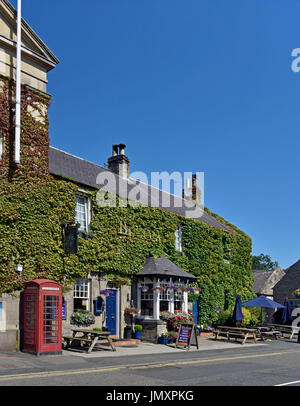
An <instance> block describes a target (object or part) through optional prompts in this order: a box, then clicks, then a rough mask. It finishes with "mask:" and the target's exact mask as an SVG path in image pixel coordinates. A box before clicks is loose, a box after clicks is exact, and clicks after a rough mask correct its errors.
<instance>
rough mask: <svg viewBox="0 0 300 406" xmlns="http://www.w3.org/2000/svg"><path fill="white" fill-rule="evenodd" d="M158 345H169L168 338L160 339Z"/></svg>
mask: <svg viewBox="0 0 300 406" xmlns="http://www.w3.org/2000/svg"><path fill="white" fill-rule="evenodd" d="M158 344H165V345H166V344H168V337H158Z"/></svg>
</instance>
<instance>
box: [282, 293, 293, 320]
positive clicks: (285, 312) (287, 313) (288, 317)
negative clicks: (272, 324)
mask: <svg viewBox="0 0 300 406" xmlns="http://www.w3.org/2000/svg"><path fill="white" fill-rule="evenodd" d="M283 305H284V306H285V308H284V309H283V311H282V315H281V319H282V321H283V322H286V323H288V322H290V321H292V320H293V317H292V315H291V308H290V303H289V301H288V298H286V299H285V301H284V303H283Z"/></svg>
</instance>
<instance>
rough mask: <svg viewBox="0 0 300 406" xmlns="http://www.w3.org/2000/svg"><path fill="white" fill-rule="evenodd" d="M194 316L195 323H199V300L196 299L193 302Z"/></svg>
mask: <svg viewBox="0 0 300 406" xmlns="http://www.w3.org/2000/svg"><path fill="white" fill-rule="evenodd" d="M193 318H194V323H195V324H198V300H197V299H195V300H194V303H193Z"/></svg>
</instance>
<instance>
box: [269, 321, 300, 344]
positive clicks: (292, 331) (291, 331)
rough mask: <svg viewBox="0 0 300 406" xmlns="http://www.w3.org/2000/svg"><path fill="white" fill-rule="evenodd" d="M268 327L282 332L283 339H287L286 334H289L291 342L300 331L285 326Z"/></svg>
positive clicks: (296, 328) (270, 325) (293, 327)
mask: <svg viewBox="0 0 300 406" xmlns="http://www.w3.org/2000/svg"><path fill="white" fill-rule="evenodd" d="M268 326H269V327H272V328H276V330H278V331H280V333H281V336H282V337H285V334H287V335H288V336H289V339H290V340H291V339H292V338H293V337H294V335H296V336H297V335H298V332H299V329H300V327H297V326H291V325H285V324H268Z"/></svg>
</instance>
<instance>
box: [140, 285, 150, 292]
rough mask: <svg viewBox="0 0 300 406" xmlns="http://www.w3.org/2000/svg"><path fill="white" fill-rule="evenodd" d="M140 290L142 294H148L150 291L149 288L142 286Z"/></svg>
mask: <svg viewBox="0 0 300 406" xmlns="http://www.w3.org/2000/svg"><path fill="white" fill-rule="evenodd" d="M139 289H140V290H141V291H142V292H148V290H149V288H148V286H140V287H139Z"/></svg>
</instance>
